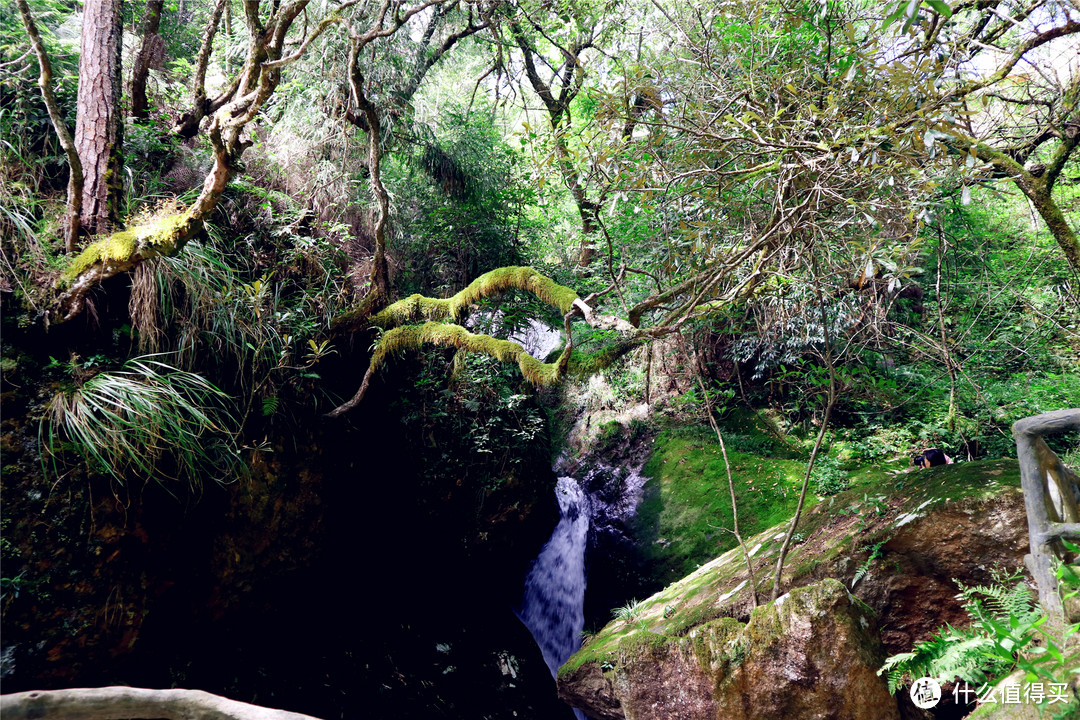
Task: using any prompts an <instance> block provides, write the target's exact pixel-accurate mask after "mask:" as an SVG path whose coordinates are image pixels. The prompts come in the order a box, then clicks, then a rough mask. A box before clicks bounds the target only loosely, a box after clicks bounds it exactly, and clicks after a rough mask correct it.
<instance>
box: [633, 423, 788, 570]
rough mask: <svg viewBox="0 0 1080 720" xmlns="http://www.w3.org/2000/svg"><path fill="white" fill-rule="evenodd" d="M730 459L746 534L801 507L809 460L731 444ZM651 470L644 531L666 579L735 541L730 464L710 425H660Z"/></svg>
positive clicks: (650, 553)
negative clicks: (685, 427) (689, 428)
mask: <svg viewBox="0 0 1080 720" xmlns="http://www.w3.org/2000/svg"><path fill="white" fill-rule="evenodd" d="M706 431H707V432H706ZM725 443H726V441H725ZM728 460H729V461H730V463H731V473H732V478H733V479H734V481H735V498H736V502H737V503H738V507H739V528H740V530H741V531H742V533H743V536H744V537H749V536H751V535H753V534H755V533H758V532H761V531H762V530H764V529H765V528H769V527H772V526H773V525H775V524H777V523H778V522H781V521H782V520H783V519H785V518H787V517H790V516H791V515H792V514H793V513H794V512H795V506H796V504H797V502H798V489H799V485H800V484H801V482H802V478H803V475H804V474H805V472H806V465H805V464H804V463H802V462H800V461H797V460H787V459H778V458H769V457H762V456H760V455H755V454H750V453H746V452H739V451H737V450H733V449H732V448H731V447H730V445H729V446H728ZM644 472H645V474H646V475H647V476H648V477H649V478H650V479H649V481H648V483H647V485H646V488H645V496H644V499H643V501H642V504H641V506H640V508H639V510H638V518H639V528H640V532H639V534H640V539H641V540H643V541H644V542H643V545H644V546H645V547H647V548H648V549H647V556H648V558H649V560H650V561H651V562H653V563H654V564H655V567H656V568H657V570H658V572H659V576H660V577H661V578H662V580H663V581H664V582H671V581H673V580H675V579H677V578H679V577H682V576H684V575H686V574H687V573H690V572H693V571H694V570H695V569H696V568H697V567H699V566H700V565H701V564H702V563H704V562H707V561H708V560H709V559H711V558H713V557H715V556H716V555H717V554H718V553H721V552H724V551H725V550H728V549H731V548H733V547H735V545H736V541H735V536H734V535H733V534H732V533H731V531H730V529H731V527H732V514H731V495H730V492H729V490H728V482H727V470H726V469H725V467H724V458H723V455H722V454H721V453H720V447H719V445H717V443H716V436H715V435H712V433H711V430H708V428H703V429H702V432H701V433H690V432H687V431H685V430H683V431H679V432H672V431H670V430H669V431H665V432H663V433H661V434H660V435H659V436H658V437H657V439H656V441H655V445H654V448H653V453H652V456H651V458H650V460H649V462H648V464H647V465H646V466H645V470H644Z"/></svg>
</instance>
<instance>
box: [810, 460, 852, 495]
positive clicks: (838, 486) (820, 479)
mask: <svg viewBox="0 0 1080 720" xmlns="http://www.w3.org/2000/svg"><path fill="white" fill-rule="evenodd" d="M810 479H811V480H812V481H813V483H814V492H816V493H817V494H818V495H835V494H836V493H838V492H843V491H844V490H847V489H848V487H849V486H850V485H851V479H850V478H849V477H848V475H847V473H846V472H844V471H843V470H842V469H841V467H840V461H839V460H837V459H836V458H831V457H828V456H825V457H819V458H818V459H817V461H816V462H815V463H814V470H813V472H812V473H811V474H810Z"/></svg>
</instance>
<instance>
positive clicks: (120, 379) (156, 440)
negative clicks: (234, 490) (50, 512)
mask: <svg viewBox="0 0 1080 720" xmlns="http://www.w3.org/2000/svg"><path fill="white" fill-rule="evenodd" d="M157 357H160V356H154V355H145V356H142V357H137V358H133V359H131V360H128V361H127V362H126V363H125V364H124V366H123V367H122V368H121V369H120V370H115V371H109V372H102V373H99V374H97V375H95V376H94V377H92V378H90V379H89V380H87V381H86V382H84V383H83V384H82V385H81V386H79V387H77V388H75V389H74V390H70V391H62V392H60V393H58V394H57V395H56V396H54V397H53V398H52V400H50V401H49V403H48V408H47V411H46V413H45V416H44V417H43V418H42V421H41V426H40V428H39V433H38V435H39V440H40V441H41V445H42V448H43V449H44V451H43V453H42V458H43V461H44V460H45V457H46V456H48V458H49V459H51V460H52V465H53V470H54V471H56V470H57V469H58V464H59V462H61V461H62V459H63V456H64V454H65V451H72V452H74V453H75V454H77V455H79V456H81V457H82V458H83V460H84V461H85V462H86V463H87V465H88V466H89V468H90V469H91V471H93V472H100V473H104V474H106V475H110V476H112V477H113V478H115V479H116V480H117V481H118V482H120V483H121V484H124V483H127V482H128V481H130V480H132V479H135V478H141V479H144V480H154V481H157V482H159V483H166V482H171V481H177V480H181V479H183V480H186V481H187V482H188V483H189V484H190V485H191V486H192V487H195V488H197V487H199V486H200V485H201V482H202V478H203V477H210V478H213V479H215V480H217V481H218V482H227V481H228V479H229V474H230V472H231V471H232V470H233V468H235V467H236V466H237V464H238V461H239V456H238V454H237V449H236V445H235V443H234V442H233V435H232V432H231V428H232V427H233V426H234V425H235V420H234V419H233V418H232V416H231V415H230V413H229V412H228V411H227V410H226V409H225V408H224V406H223V401H224V400H226V399H227V396H226V395H225V394H224V393H222V392H221V391H220V390H218V389H217V388H216V387H214V386H213V385H212V384H210V383H209V382H208V381H207V380H206V379H204V378H203V377H201V376H199V375H196V374H194V373H189V372H185V371H183V370H178V369H176V368H174V367H172V366H171V365H168V364H166V363H164V362H162V361H161V360H158V359H155V358H157Z"/></svg>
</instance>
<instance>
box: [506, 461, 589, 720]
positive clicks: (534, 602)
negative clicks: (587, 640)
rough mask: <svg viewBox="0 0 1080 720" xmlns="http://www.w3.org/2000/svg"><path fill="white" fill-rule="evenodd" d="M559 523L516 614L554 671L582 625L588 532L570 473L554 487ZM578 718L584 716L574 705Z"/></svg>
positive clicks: (584, 502) (583, 502)
mask: <svg viewBox="0 0 1080 720" xmlns="http://www.w3.org/2000/svg"><path fill="white" fill-rule="evenodd" d="M555 496H556V497H557V498H558V500H559V524H558V525H556V526H555V531H554V532H553V533H551V539H550V540H548V541H547V544H546V545H544V547H543V549H542V550H541V551H540V554H539V555H538V556H537V557H536V560H534V561H533V565H532V567H531V568H530V569H529V573H528V575H526V576H525V596H524V598H523V599H522V602H521V609H520V610H519V611H518V617H519V618H521V621H522V622H523V623H525V627H527V628H528V629H529V632H530V633H532V636H533V638H534V639H535V640H536V644H537V645H539V646H540V650H541V652H543V654H544V662H546V663H547V666H548V668H550V670H551V676H552V677H555V676H556V673H557V672H558V670H559V666H560V665H562V664H563V663H564V662H566V660H567V659H568V658H569V657H570V656H571V655H573V654H574V652H575V651H576V650H577V649H578V648H579V647H580V646H581V631H582V630H583V629H584V627H585V613H584V607H585V540H586V538H587V536H588V534H589V512H588V498H586V496H585V493H584V491H583V490H582V489H581V487H580V486H579V485H578V483H577V481H576V480H574V478H569V477H562V478H559V482H558V484H557V485H556V487H555ZM574 715H575V716H576V717H577V718H578V720H585V715H584V714H583V713H582V712H581V711H580V710H574Z"/></svg>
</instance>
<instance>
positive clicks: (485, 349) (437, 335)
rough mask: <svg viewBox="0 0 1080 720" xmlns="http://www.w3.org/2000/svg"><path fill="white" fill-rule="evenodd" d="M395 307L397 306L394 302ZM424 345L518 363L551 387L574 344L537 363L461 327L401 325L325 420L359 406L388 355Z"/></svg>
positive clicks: (506, 343)
mask: <svg viewBox="0 0 1080 720" xmlns="http://www.w3.org/2000/svg"><path fill="white" fill-rule="evenodd" d="M395 304H397V303H395ZM424 345H435V346H436V347H451V348H455V349H457V350H463V351H465V352H473V353H479V354H481V355H487V356H489V357H493V358H495V359H497V360H500V361H502V362H509V361H513V362H516V363H517V364H518V368H520V370H521V374H522V376H523V377H524V378H525V379H526V380H528V381H529V382H531V383H533V384H534V385H553V384H555V383H557V382H559V381H560V380H562V378H563V377H564V376H565V375H566V370H567V366H568V365H569V363H570V355H571V353H572V352H573V345H572V344H571V343H569V342H568V343H567V346H566V349H565V350H563V352H562V354H560V355H559V358H558V360H556V361H555V362H553V363H545V362H541V361H539V360H537V359H536V358H534V357H533V356H532V355H530V354H529V353H528V352H526V351H525V348H524V347H522V346H521V345H520V344H519V343H516V342H513V341H511V340H500V339H499V338H493V337H491V336H490V335H477V334H474V333H471V332H469V331H468V330H466V329H465V328H463V327H461V326H460V325H452V324H449V323H442V322H426V323H424V324H423V325H403V326H401V327H397V328H394V329H393V330H390V331H388V332H387V333H386V334H384V335H383V336H382V338H381V339H380V340H379V345H378V347H377V348H376V349H375V354H374V355H372V356H371V363H370V364H369V365H368V369H367V372H366V373H364V380H363V382H362V383H361V384H360V389H359V390H357V391H356V394H355V395H353V397H352V399H351V400H349V401H348V402H346V403H345V404H343V405H340V406H338V407H336V408H334V409H333V410H332V411H330V412H329V413H327V416H328V417H339V416H341V415H342V414H344V413H346V412H348V411H349V410H351V409H353V408H354V407H356V406H357V405H359V404H360V401H361V400H363V399H364V395H365V394H366V393H367V389H368V386H369V385H370V384H371V376H372V375H373V374H374V373H375V371H376V370H378V369H379V368H380V367H382V365H383V364H384V363H385V362H386V359H387V358H388V357H389V356H390V355H396V354H400V353H403V352H407V351H414V350H419V349H420V348H421V347H423V346H424Z"/></svg>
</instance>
